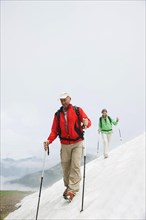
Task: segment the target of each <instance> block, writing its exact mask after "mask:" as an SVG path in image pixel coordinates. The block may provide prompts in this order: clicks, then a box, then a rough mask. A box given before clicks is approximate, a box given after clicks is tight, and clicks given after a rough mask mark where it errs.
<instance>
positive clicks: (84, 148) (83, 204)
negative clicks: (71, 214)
mask: <svg viewBox="0 0 146 220" xmlns="http://www.w3.org/2000/svg"><path fill="white" fill-rule="evenodd" d="M85 171H86V144H85V138H84V171H83V189H82V205H81V211H80V212H82V211H83V207H84V191H85Z"/></svg>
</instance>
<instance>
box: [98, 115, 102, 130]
mask: <svg viewBox="0 0 146 220" xmlns="http://www.w3.org/2000/svg"><path fill="white" fill-rule="evenodd" d="M99 121H100V127H101V128H102V117H100V118H99Z"/></svg>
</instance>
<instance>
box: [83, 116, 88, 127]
mask: <svg viewBox="0 0 146 220" xmlns="http://www.w3.org/2000/svg"><path fill="white" fill-rule="evenodd" d="M83 124H84V126H85V128H87V126H88V119H87V118H83Z"/></svg>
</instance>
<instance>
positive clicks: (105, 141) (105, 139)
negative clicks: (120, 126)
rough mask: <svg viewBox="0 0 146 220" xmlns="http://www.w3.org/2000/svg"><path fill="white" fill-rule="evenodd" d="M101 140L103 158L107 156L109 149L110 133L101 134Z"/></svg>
mask: <svg viewBox="0 0 146 220" xmlns="http://www.w3.org/2000/svg"><path fill="white" fill-rule="evenodd" d="M101 135H102V139H103V154H104V156H105V157H106V156H108V154H109V147H110V143H111V138H112V133H101Z"/></svg>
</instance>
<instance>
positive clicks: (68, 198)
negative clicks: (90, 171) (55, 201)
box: [64, 191, 75, 202]
mask: <svg viewBox="0 0 146 220" xmlns="http://www.w3.org/2000/svg"><path fill="white" fill-rule="evenodd" d="M74 196H75V193H73V192H72V191H67V193H66V195H65V197H64V198H65V199H66V200H68V201H69V202H71V201H72V199H73V198H74Z"/></svg>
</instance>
